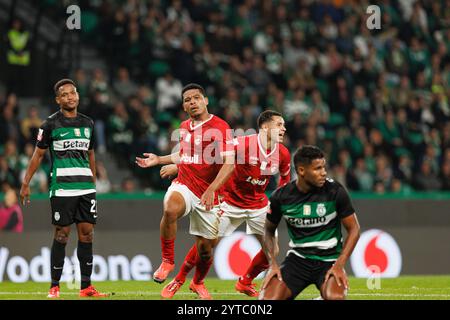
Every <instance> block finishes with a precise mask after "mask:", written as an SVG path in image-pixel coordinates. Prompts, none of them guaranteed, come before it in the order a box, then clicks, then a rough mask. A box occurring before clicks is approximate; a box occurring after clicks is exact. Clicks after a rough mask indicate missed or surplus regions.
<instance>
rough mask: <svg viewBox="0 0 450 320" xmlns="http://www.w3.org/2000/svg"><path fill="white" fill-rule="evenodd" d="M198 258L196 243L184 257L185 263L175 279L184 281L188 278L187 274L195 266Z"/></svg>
mask: <svg viewBox="0 0 450 320" xmlns="http://www.w3.org/2000/svg"><path fill="white" fill-rule="evenodd" d="M197 259H198V253H197V246H196V245H195V243H194V245H193V246H192V247H191V249H190V250H189V252H188V253H187V255H186V257H184V261H183V264H182V265H181V268H180V272H178V274H177V276H176V277H175V279H176V280H177V281H181V282H184V281H185V280H186V276H187V275H188V273H189V272H190V271H191V270H192V269H193V268H194V267H195V263H196V261H197Z"/></svg>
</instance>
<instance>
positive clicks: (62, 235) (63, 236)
mask: <svg viewBox="0 0 450 320" xmlns="http://www.w3.org/2000/svg"><path fill="white" fill-rule="evenodd" d="M55 240H56V241H58V242H59V243H62V244H67V241H69V235H68V234H67V232H64V231H63V230H58V231H56V235H55Z"/></svg>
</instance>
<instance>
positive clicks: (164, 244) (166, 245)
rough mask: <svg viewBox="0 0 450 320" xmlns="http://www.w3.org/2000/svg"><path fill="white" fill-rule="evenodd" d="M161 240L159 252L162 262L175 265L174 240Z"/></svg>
mask: <svg viewBox="0 0 450 320" xmlns="http://www.w3.org/2000/svg"><path fill="white" fill-rule="evenodd" d="M160 239H161V251H162V260H163V261H164V262H167V263H170V264H175V238H174V239H164V238H163V237H161V238H160Z"/></svg>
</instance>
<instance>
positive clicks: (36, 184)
mask: <svg viewBox="0 0 450 320" xmlns="http://www.w3.org/2000/svg"><path fill="white" fill-rule="evenodd" d="M33 152H34V145H33V144H31V143H27V144H26V145H25V147H24V154H22V155H20V157H19V169H20V173H19V177H20V181H23V178H24V177H25V173H26V171H27V167H28V163H29V161H30V159H31V157H32V156H33ZM43 167H44V166H39V168H38V169H37V171H36V173H35V174H34V175H33V178H31V181H30V189H31V193H47V192H48V179H47V173H46V172H45V171H44V169H43Z"/></svg>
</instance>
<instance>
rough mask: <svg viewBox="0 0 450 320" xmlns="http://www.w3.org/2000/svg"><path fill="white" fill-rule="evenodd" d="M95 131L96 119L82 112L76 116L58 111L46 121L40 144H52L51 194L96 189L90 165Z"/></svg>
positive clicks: (67, 193)
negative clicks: (94, 120)
mask: <svg viewBox="0 0 450 320" xmlns="http://www.w3.org/2000/svg"><path fill="white" fill-rule="evenodd" d="M93 134H94V122H93V121H92V119H90V118H89V117H87V116H85V115H83V114H81V113H77V116H76V117H75V118H66V117H64V115H63V113H62V112H61V111H58V112H56V113H54V114H52V115H51V116H50V117H48V118H47V120H46V121H44V123H43V124H42V126H41V128H40V129H39V133H38V137H37V144H36V146H37V147H38V148H41V149H47V148H50V158H51V161H52V167H51V183H50V197H52V196H57V197H73V196H81V195H84V194H89V193H94V192H95V184H94V179H93V175H92V171H91V168H90V166H89V150H91V149H92V148H93Z"/></svg>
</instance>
